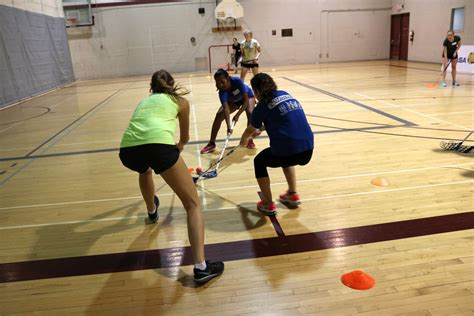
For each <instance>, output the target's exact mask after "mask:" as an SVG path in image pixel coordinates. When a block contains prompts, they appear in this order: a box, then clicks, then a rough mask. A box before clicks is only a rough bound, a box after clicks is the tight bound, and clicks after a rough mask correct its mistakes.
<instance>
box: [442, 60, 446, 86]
mask: <svg viewBox="0 0 474 316" xmlns="http://www.w3.org/2000/svg"><path fill="white" fill-rule="evenodd" d="M446 66H447V63H446V62H445V61H444V58H443V69H441V71H443V81H446V70H447V69H446Z"/></svg>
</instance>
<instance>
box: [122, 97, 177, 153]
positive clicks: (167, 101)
mask: <svg viewBox="0 0 474 316" xmlns="http://www.w3.org/2000/svg"><path fill="white" fill-rule="evenodd" d="M178 113H179V107H178V105H177V104H176V102H175V101H174V100H173V99H172V98H171V97H170V96H168V95H167V94H165V93H158V94H152V95H150V96H148V97H146V98H144V99H143V100H142V101H141V102H140V103H139V104H138V106H137V108H136V109H135V112H133V115H132V118H131V120H130V123H129V124H128V127H127V129H126V130H125V133H124V134H123V137H122V141H121V142H120V148H123V147H132V146H138V145H144V144H168V145H174V144H176V142H175V140H174V133H175V131H176V123H177V122H176V121H177V120H176V119H177V117H178Z"/></svg>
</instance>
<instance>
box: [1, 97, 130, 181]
mask: <svg viewBox="0 0 474 316" xmlns="http://www.w3.org/2000/svg"><path fill="white" fill-rule="evenodd" d="M119 92H121V90H117V91H116V92H115V93H113V94H112V95H110V96H108V97H107V98H105V99H104V100H103V101H101V102H100V103H99V104H97V105H95V106H94V107H93V108H92V109H90V110H89V111H87V112H86V113H84V114H83V115H81V116H80V117H78V118H77V119H75V120H74V121H73V122H71V123H70V124H68V125H67V126H66V127H64V128H63V129H62V130H60V131H59V132H57V133H56V134H54V135H53V136H51V137H50V138H48V139H47V140H46V141H44V142H43V143H42V144H41V145H39V146H37V147H36V148H35V149H33V150H32V151H30V152H29V153H28V154H26V156H24V157H14V159H8V158H6V159H4V160H2V161H9V160H29V161H28V162H26V163H25V164H24V165H23V166H21V167H20V168H19V169H18V170H15V171H14V172H13V173H12V174H10V175H9V176H8V177H7V178H5V179H3V180H2V181H1V182H0V187H1V186H3V185H4V184H5V183H7V182H8V181H9V180H10V179H11V178H13V177H14V176H16V175H17V174H18V173H20V172H21V171H23V170H24V169H25V168H26V167H28V166H29V165H30V164H31V163H32V162H33V161H34V160H35V156H34V155H32V153H34V152H35V151H37V150H38V149H40V148H41V147H43V146H44V145H46V144H47V143H49V142H50V141H51V140H53V139H54V138H56V137H57V136H58V135H60V134H61V133H63V132H64V131H66V130H67V129H68V128H70V127H71V126H73V125H74V124H75V123H77V122H80V120H81V119H82V118H84V117H86V116H87V115H88V114H89V113H93V111H94V110H96V109H98V108H99V107H100V106H101V105H103V104H107V103H108V101H110V99H112V98H113V97H114V96H116V95H117V94H118V93H119ZM64 136H65V135H64V134H63V136H62V137H64ZM62 137H61V138H62ZM61 138H59V139H57V141H59V140H60V139H61ZM52 145H54V143H53V144H52ZM52 145H50V146H49V147H48V148H46V149H45V150H47V149H49V148H50V147H51V146H52ZM43 152H44V151H43ZM36 156H38V157H41V155H36Z"/></svg>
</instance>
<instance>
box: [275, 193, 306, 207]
mask: <svg viewBox="0 0 474 316" xmlns="http://www.w3.org/2000/svg"><path fill="white" fill-rule="evenodd" d="M280 202H281V203H283V204H287V205H290V206H298V205H300V204H301V201H300V195H299V194H298V193H291V194H289V193H288V191H287V192H285V193H283V194H280Z"/></svg>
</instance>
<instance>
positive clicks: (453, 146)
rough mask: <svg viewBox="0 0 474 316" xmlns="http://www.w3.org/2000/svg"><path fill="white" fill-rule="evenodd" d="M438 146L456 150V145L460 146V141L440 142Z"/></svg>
mask: <svg viewBox="0 0 474 316" xmlns="http://www.w3.org/2000/svg"><path fill="white" fill-rule="evenodd" d="M439 146H440V147H441V149H443V150H449V151H456V150H457V149H458V147H460V146H461V143H460V142H441V143H440V144H439Z"/></svg>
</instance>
